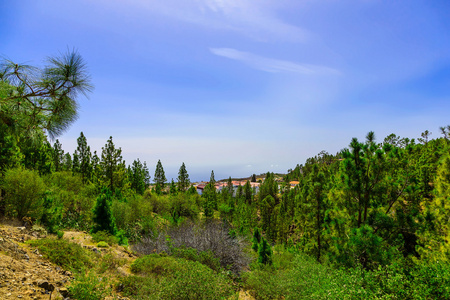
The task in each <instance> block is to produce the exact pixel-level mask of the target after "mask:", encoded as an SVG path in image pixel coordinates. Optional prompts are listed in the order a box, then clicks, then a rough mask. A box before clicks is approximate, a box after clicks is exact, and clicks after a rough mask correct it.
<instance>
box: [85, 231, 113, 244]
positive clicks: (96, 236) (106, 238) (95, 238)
mask: <svg viewBox="0 0 450 300" xmlns="http://www.w3.org/2000/svg"><path fill="white" fill-rule="evenodd" d="M91 237H92V242H94V243H100V242H104V243H106V244H107V245H110V246H114V245H117V244H118V243H119V239H118V238H117V237H116V236H113V235H111V234H110V233H109V232H107V231H98V232H95V233H92V234H91Z"/></svg>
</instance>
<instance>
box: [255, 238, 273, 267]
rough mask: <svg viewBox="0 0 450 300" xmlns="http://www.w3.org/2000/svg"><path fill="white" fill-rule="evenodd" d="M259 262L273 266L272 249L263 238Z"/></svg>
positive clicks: (259, 251) (259, 250) (259, 249)
mask: <svg viewBox="0 0 450 300" xmlns="http://www.w3.org/2000/svg"><path fill="white" fill-rule="evenodd" d="M258 262H259V263H261V264H264V265H271V264H272V248H271V247H270V245H269V243H267V241H266V239H265V238H262V241H261V244H260V245H259V248H258Z"/></svg>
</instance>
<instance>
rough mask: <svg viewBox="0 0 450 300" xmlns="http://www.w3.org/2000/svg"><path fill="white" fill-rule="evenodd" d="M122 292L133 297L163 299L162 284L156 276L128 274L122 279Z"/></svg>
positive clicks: (142, 299) (140, 299) (143, 299)
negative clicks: (161, 296) (161, 295)
mask: <svg viewBox="0 0 450 300" xmlns="http://www.w3.org/2000/svg"><path fill="white" fill-rule="evenodd" d="M119 286H120V290H121V291H122V294H123V295H124V296H127V297H132V299H139V300H145V299H161V298H160V297H158V296H159V295H160V293H161V285H160V284H159V282H158V280H157V279H156V278H155V277H152V276H147V277H142V276H134V275H132V276H126V277H123V278H121V279H120V285H119Z"/></svg>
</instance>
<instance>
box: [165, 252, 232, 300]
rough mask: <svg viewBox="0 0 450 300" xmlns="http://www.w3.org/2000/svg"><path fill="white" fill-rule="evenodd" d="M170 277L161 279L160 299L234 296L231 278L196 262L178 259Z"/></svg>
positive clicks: (224, 297)
mask: <svg viewBox="0 0 450 300" xmlns="http://www.w3.org/2000/svg"><path fill="white" fill-rule="evenodd" d="M178 262H179V268H178V269H177V270H175V271H174V273H173V274H172V276H171V277H166V278H164V279H163V280H161V286H162V290H161V294H160V298H161V299H173V300H176V299H180V300H181V299H186V300H189V299H230V298H231V297H233V296H234V297H236V299H237V295H236V291H235V290H234V288H233V286H232V282H231V280H229V279H227V278H226V276H225V275H223V274H220V273H216V272H214V271H213V270H211V269H210V268H208V267H207V266H205V265H203V264H201V263H199V262H196V261H186V260H179V261H178Z"/></svg>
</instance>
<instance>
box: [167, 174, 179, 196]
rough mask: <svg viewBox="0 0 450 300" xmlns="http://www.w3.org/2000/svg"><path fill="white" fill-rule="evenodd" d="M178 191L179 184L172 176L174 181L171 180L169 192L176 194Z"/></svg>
mask: <svg viewBox="0 0 450 300" xmlns="http://www.w3.org/2000/svg"><path fill="white" fill-rule="evenodd" d="M177 192H178V190H177V185H176V184H175V181H173V178H172V181H171V182H170V189H169V193H170V194H171V195H176V194H177Z"/></svg>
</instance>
